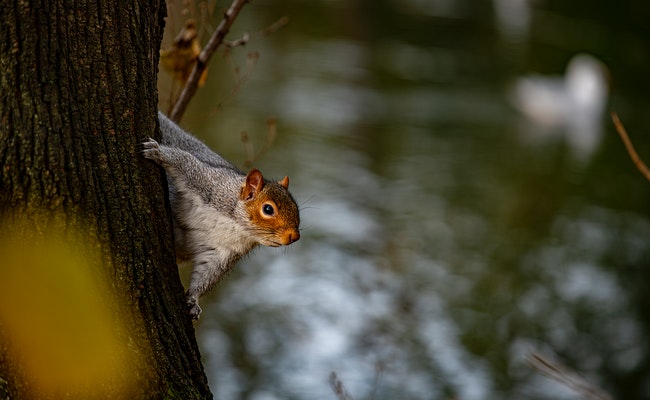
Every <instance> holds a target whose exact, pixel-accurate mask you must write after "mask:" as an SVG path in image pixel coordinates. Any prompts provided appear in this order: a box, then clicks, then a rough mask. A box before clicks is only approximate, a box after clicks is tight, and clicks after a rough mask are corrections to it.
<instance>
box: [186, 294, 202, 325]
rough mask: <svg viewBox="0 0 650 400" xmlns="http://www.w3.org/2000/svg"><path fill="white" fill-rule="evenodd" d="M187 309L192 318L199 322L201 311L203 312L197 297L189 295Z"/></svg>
mask: <svg viewBox="0 0 650 400" xmlns="http://www.w3.org/2000/svg"><path fill="white" fill-rule="evenodd" d="M187 308H188V309H189V312H190V317H192V319H193V320H198V319H199V316H200V315H201V311H203V310H201V307H199V300H198V299H197V298H196V297H193V296H191V295H187Z"/></svg>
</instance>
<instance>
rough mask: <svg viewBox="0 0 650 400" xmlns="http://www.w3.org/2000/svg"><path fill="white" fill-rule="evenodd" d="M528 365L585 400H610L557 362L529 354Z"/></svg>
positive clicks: (603, 393)
mask: <svg viewBox="0 0 650 400" xmlns="http://www.w3.org/2000/svg"><path fill="white" fill-rule="evenodd" d="M528 363H529V364H530V366H531V367H533V368H534V369H536V370H538V371H539V372H541V373H542V374H544V375H546V376H547V377H549V378H551V379H553V380H555V381H557V382H559V383H561V384H563V385H564V386H566V387H567V388H569V389H572V390H573V391H575V392H576V393H578V394H579V395H580V396H581V397H582V398H584V399H586V400H612V397H611V396H610V395H609V394H607V393H605V392H604V391H603V390H602V389H600V388H597V387H595V386H593V385H592V384H591V383H589V382H587V381H586V380H585V379H584V378H583V377H581V376H580V375H578V374H577V373H576V372H574V371H572V370H571V369H569V367H567V366H564V365H562V364H560V363H559V362H557V361H550V360H549V359H547V358H545V357H544V356H542V355H541V354H539V353H532V354H530V355H529V356H528Z"/></svg>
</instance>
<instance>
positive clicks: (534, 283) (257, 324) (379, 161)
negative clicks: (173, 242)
mask: <svg viewBox="0 0 650 400" xmlns="http://www.w3.org/2000/svg"><path fill="white" fill-rule="evenodd" d="M219 6H222V7H225V6H226V3H223V4H221V2H219ZM284 15H287V16H289V18H290V23H289V25H287V26H286V27H284V28H283V29H282V30H280V31H278V32H276V33H274V34H272V35H270V36H268V37H262V36H261V35H259V34H253V38H252V40H251V42H250V43H249V45H247V47H245V48H238V49H236V50H234V51H233V55H232V57H230V58H227V59H224V58H223V57H222V56H218V57H217V58H216V59H215V61H214V66H213V65H211V67H210V68H211V69H210V78H209V80H208V85H206V87H204V88H203V89H201V91H200V93H199V95H198V96H197V98H195V99H194V103H193V104H192V107H194V108H192V110H191V112H190V113H189V114H188V115H187V116H186V118H185V121H184V124H185V126H186V127H188V128H189V129H190V130H192V131H194V132H196V133H197V134H199V135H201V136H202V137H203V138H204V139H205V140H206V141H207V142H208V143H210V145H211V146H212V147H214V148H215V149H217V150H218V151H220V152H221V153H223V154H224V155H226V156H227V157H229V158H230V159H232V160H233V161H234V162H236V163H238V164H239V165H242V164H243V161H244V159H245V155H244V150H243V146H242V144H241V141H240V132H241V131H247V132H248V134H249V135H250V136H251V138H252V140H253V143H254V144H255V146H256V147H257V148H260V147H261V146H262V145H263V143H264V140H265V137H266V132H267V128H266V119H267V118H268V117H269V116H274V117H275V118H276V119H277V134H278V136H277V138H276V140H275V142H274V143H273V146H272V147H271V149H270V150H269V151H268V152H267V153H265V154H264V155H263V156H262V157H261V158H260V159H259V160H258V161H256V163H255V166H256V167H258V168H260V169H261V170H262V171H264V172H265V173H267V174H270V175H272V176H275V177H278V178H280V177H282V176H284V175H285V174H288V175H289V176H290V178H291V188H292V189H293V193H294V194H295V196H296V198H297V199H298V201H299V203H300V205H301V209H302V218H303V223H302V228H303V231H302V238H301V240H300V241H299V242H298V243H296V244H294V245H292V246H290V247H288V248H286V249H266V248H263V249H259V250H257V251H256V252H255V253H254V255H252V256H251V257H249V258H247V259H245V260H243V261H242V262H240V264H239V266H238V267H237V269H236V271H235V272H233V273H232V274H231V276H230V277H229V278H228V279H227V280H226V281H224V282H223V283H222V284H221V285H220V286H219V287H218V288H217V289H216V290H214V292H213V293H212V294H211V295H210V296H209V297H208V298H206V299H205V300H204V301H203V305H204V314H203V316H202V320H201V322H200V323H199V324H198V325H197V335H198V338H199V341H200V344H201V347H202V353H203V356H204V361H205V366H206V369H207V373H208V376H209V379H210V384H211V387H212V389H213V391H214V393H215V398H218V399H223V400H228V399H255V400H270V399H336V398H337V397H336V395H335V394H334V392H333V391H332V389H331V388H330V385H329V383H328V380H329V377H330V373H331V372H332V371H334V372H336V373H337V375H338V377H339V378H340V379H341V381H342V382H343V384H344V385H345V388H346V390H347V392H348V393H349V394H350V396H351V397H353V398H354V399H357V400H359V399H463V400H471V399H576V398H579V397H578V396H577V395H576V393H575V392H573V391H571V390H569V389H567V388H566V387H565V386H562V385H560V384H558V383H556V382H555V381H553V380H549V379H548V378H546V377H545V376H543V375H542V374H540V373H539V372H537V371H535V370H534V369H533V368H531V367H530V365H529V364H528V362H527V359H528V357H529V355H530V354H531V353H539V354H542V355H544V356H545V357H548V358H549V359H552V360H556V361H560V362H561V363H562V364H564V365H565V366H567V367H568V368H571V369H572V370H575V371H578V372H579V373H580V374H581V375H582V376H583V377H584V378H586V380H587V381H589V382H591V383H592V384H594V385H595V386H598V387H600V388H601V389H603V390H605V391H607V392H609V393H610V394H611V395H612V396H613V397H614V398H617V399H625V400H629V399H648V398H650V357H649V356H650V349H649V346H648V344H649V343H650V341H649V340H648V338H649V337H650V335H649V333H650V332H649V331H650V285H649V282H650V201H649V200H650V182H648V181H645V180H644V179H643V177H642V176H641V174H640V173H639V172H638V171H637V170H636V169H635V167H634V165H633V164H632V162H631V161H630V159H629V157H628V155H627V153H626V152H625V150H624V148H623V146H622V144H621V142H620V139H619V138H618V136H617V135H616V133H615V130H614V128H613V125H612V123H611V120H610V119H609V117H608V113H609V110H612V109H613V110H616V111H617V112H618V113H619V115H620V116H621V118H622V120H623V122H624V123H625V124H626V127H627V128H628V131H629V132H630V133H631V135H632V139H633V141H634V143H635V145H636V146H637V149H638V151H639V153H640V154H641V155H642V157H645V159H646V160H648V161H650V138H649V135H650V112H648V110H650V108H649V106H650V101H649V100H650V98H649V97H648V93H649V92H650V74H649V73H648V71H650V68H649V67H650V23H649V22H648V21H650V3H648V2H644V1H625V2H606V1H597V2H591V1H570V2H568V1H544V0H539V1H525V0H494V1H487V0H485V1H469V0H467V1H454V0H393V1H378V2H370V1H342V0H341V1H334V0H332V1H284V2H272V1H266V0H256V1H254V2H252V3H251V4H249V5H247V6H246V7H245V8H244V10H243V12H242V15H241V17H240V19H238V20H237V21H236V23H235V28H234V29H233V32H232V34H231V37H232V38H233V39H234V38H236V37H238V35H240V34H241V33H242V32H243V31H244V30H248V31H250V32H251V33H254V32H257V31H261V30H262V29H264V28H265V27H267V26H268V25H270V24H271V23H272V22H273V21H275V20H277V19H278V18H280V17H282V16H284ZM249 52H258V53H259V59H257V62H256V64H255V67H254V70H253V71H252V73H250V74H249V75H246V74H247V67H246V65H247V56H246V54H247V53H249ZM577 54H589V55H590V56H584V57H578V58H577V60H578V61H577V64H576V63H574V67H575V68H574V72H568V71H567V65H568V64H569V63H570V62H571V60H572V59H573V60H574V61H575V60H576V59H575V58H574V56H576V55H577ZM589 57H594V58H589ZM595 59H598V60H600V62H601V63H602V64H603V65H600V64H598V63H597V62H596V61H595ZM231 65H237V66H239V67H240V71H239V73H240V74H242V75H245V76H247V79H246V82H245V84H244V85H243V86H242V87H241V88H239V90H238V91H237V93H236V95H235V96H234V97H231V96H230V95H229V93H230V91H231V90H232V87H233V85H234V84H235V81H236V77H235V76H234V75H233V72H232V66H231ZM576 65H577V66H576ZM604 66H606V68H607V71H608V72H603V70H602V68H604ZM576 71H577V72H576ZM524 77H527V78H526V79H525V80H524ZM549 78H553V79H549ZM163 92H164V91H163ZM162 96H164V93H163V94H162ZM226 100H227V101H226ZM220 102H223V107H222V108H220V109H219V110H217V104H219V103H220Z"/></svg>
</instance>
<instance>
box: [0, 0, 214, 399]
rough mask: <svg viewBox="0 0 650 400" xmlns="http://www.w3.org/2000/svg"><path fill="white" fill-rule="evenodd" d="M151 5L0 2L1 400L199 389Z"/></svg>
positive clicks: (155, 5) (158, 31)
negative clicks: (168, 174) (157, 153)
mask: <svg viewBox="0 0 650 400" xmlns="http://www.w3.org/2000/svg"><path fill="white" fill-rule="evenodd" d="M164 15H165V4H164V1H163V0H152V1H141V0H140V1H138V0H136V1H132V0H114V1H109V0H93V1H88V0H77V1H74V2H73V1H64V0H51V1H40V0H34V1H27V0H0V18H1V19H2V21H1V23H0V398H3V399H4V398H12V399H13V398H15V399H22V398H61V397H67V398H104V397H113V398H130V399H141V398H179V399H194V398H211V397H212V395H211V394H210V391H209V388H208V385H207V379H206V376H205V373H204V371H203V367H202V365H201V361H200V354H199V351H198V347H197V344H196V340H195V336H194V329H193V326H192V323H191V321H190V319H189V316H188V314H187V310H186V307H185V305H184V296H183V287H182V284H181V282H180V279H179V276H178V271H177V267H176V265H175V257H174V251H173V241H172V234H171V232H172V230H171V219H170V215H169V207H168V206H167V204H168V202H167V201H166V196H165V189H164V187H165V186H164V184H165V183H164V175H163V174H162V171H161V170H160V169H159V168H158V167H157V166H155V165H154V164H153V163H150V162H148V161H146V160H144V159H143V158H142V157H141V155H140V143H141V142H142V141H144V140H145V139H146V138H147V137H150V136H152V137H154V138H155V137H156V136H158V135H159V132H158V130H157V117H156V109H157V96H158V93H157V89H156V75H157V69H158V50H159V46H160V42H161V39H162V32H163V26H164V19H163V18H164Z"/></svg>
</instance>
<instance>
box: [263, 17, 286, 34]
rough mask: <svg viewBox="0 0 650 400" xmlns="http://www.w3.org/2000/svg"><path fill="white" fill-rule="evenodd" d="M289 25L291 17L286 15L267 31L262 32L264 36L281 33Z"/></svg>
mask: <svg viewBox="0 0 650 400" xmlns="http://www.w3.org/2000/svg"><path fill="white" fill-rule="evenodd" d="M288 23H289V17H287V16H286V15H285V16H284V17H281V18H280V19H278V20H277V21H275V22H274V23H272V24H271V25H270V26H268V27H267V28H266V29H264V30H263V31H262V36H268V35H270V34H272V33H275V32H277V31H279V30H280V29H282V28H284V27H285V25H287V24H288Z"/></svg>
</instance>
